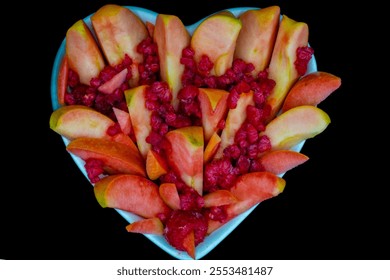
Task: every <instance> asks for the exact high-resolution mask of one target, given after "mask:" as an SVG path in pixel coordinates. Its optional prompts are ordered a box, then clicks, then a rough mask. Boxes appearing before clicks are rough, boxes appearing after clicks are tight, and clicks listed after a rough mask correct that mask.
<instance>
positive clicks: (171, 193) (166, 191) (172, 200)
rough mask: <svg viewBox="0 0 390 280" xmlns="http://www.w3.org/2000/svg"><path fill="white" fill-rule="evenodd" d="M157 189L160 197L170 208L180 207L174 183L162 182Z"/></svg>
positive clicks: (176, 208)
mask: <svg viewBox="0 0 390 280" xmlns="http://www.w3.org/2000/svg"><path fill="white" fill-rule="evenodd" d="M158 191H159V193H160V196H161V198H162V199H163V200H164V202H165V203H166V204H167V205H168V206H169V207H170V208H171V209H172V210H178V209H180V208H181V206H180V196H179V193H178V191H177V188H176V185H175V184H174V183H162V184H161V185H160V187H159V189H158Z"/></svg>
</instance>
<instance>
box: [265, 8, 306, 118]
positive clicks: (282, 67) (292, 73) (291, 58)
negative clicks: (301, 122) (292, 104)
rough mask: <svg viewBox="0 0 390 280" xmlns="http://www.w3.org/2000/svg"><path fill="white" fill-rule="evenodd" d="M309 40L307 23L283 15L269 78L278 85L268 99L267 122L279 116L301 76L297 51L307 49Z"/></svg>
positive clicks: (270, 65)
mask: <svg viewBox="0 0 390 280" xmlns="http://www.w3.org/2000/svg"><path fill="white" fill-rule="evenodd" d="M308 38H309V28H308V25H307V24H306V23H304V22H297V21H295V20H293V19H291V18H289V17H287V16H286V15H283V17H282V20H281V22H280V24H279V29H278V34H277V36H276V41H275V46H274V50H273V52H272V57H271V61H270V64H269V71H268V73H269V74H268V78H270V79H272V80H274V81H275V82H276V84H275V87H274V88H273V90H272V91H271V93H270V95H269V96H268V97H267V102H266V104H267V105H266V106H269V108H270V115H269V117H268V120H267V122H269V121H270V120H271V119H273V118H274V117H275V116H276V115H277V113H278V112H279V110H280V109H281V106H282V104H283V102H284V99H285V98H286V95H287V93H288V91H289V90H290V88H291V87H292V85H293V84H294V83H295V82H296V81H297V80H298V79H299V77H300V76H301V75H300V74H299V73H298V71H297V69H296V67H295V61H296V60H297V49H298V48H299V47H306V46H307V45H308Z"/></svg>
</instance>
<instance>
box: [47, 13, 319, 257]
mask: <svg viewBox="0 0 390 280" xmlns="http://www.w3.org/2000/svg"><path fill="white" fill-rule="evenodd" d="M126 8H128V9H130V10H131V11H132V12H134V13H135V14H136V15H137V16H139V18H140V19H141V20H142V21H143V22H147V21H149V22H152V23H155V22H156V17H157V15H158V14H157V13H156V12H153V11H150V10H147V9H144V8H140V7H134V6H126ZM249 9H258V8H254V7H239V8H231V9H227V10H229V11H231V12H232V13H233V14H234V15H235V16H238V15H240V14H241V13H243V12H244V11H246V10H249ZM91 16H92V15H89V16H87V17H86V18H84V21H85V23H86V24H87V25H88V26H89V27H90V28H91V21H90V17H91ZM203 20H204V19H201V20H199V21H198V22H196V23H194V24H192V25H189V26H186V28H187V30H188V31H189V32H190V34H192V33H193V31H194V30H195V28H196V27H197V26H198V25H199V24H200V23H201V22H202V21H203ZM64 55H65V39H64V40H63V41H62V43H61V45H60V47H59V50H58V52H57V55H56V57H55V60H54V65H53V70H52V77H51V100H52V105H53V110H56V109H58V108H59V107H60V104H59V102H58V98H57V77H58V74H59V68H60V64H61V60H62V58H63V56H64ZM314 71H317V64H316V61H315V57H314V56H313V57H312V59H311V60H310V62H309V65H308V70H307V72H308V73H310V72H314ZM62 139H63V141H64V144H65V145H67V144H68V143H69V140H67V139H66V138H64V137H62ZM304 142H305V141H303V142H301V143H300V144H299V145H297V146H295V147H294V149H293V150H295V151H298V152H299V151H300V150H301V149H302V147H303V144H304ZM70 156H71V157H72V158H73V160H74V162H75V163H76V165H77V166H78V168H79V169H80V171H81V172H82V173H83V174H84V175H85V177H86V178H87V179H88V176H87V173H86V171H85V168H84V161H83V160H82V159H80V158H78V157H76V156H74V155H72V154H70ZM283 175H284V174H282V175H280V176H283ZM256 207H257V205H255V206H254V207H252V208H251V209H249V210H247V211H246V212H244V213H242V214H241V215H239V216H237V217H235V218H234V219H232V220H231V221H229V222H228V223H226V224H225V225H223V226H222V227H220V228H219V229H217V230H216V231H214V232H213V233H211V234H210V235H209V236H207V237H206V238H205V240H204V241H203V242H202V243H201V244H199V245H198V246H197V247H196V259H201V258H203V257H204V256H205V255H206V254H207V253H209V252H210V251H211V250H213V249H214V248H215V247H216V246H217V245H218V244H219V243H220V242H221V241H222V240H223V239H224V238H225V237H226V236H228V235H229V234H230V233H231V232H232V231H233V230H234V229H235V228H236V227H237V226H238V225H239V224H240V223H241V222H242V221H243V220H244V219H245V218H246V217H247V216H248V215H249V214H250V213H251V212H252V211H253V210H254V209H255V208H256ZM116 211H117V212H118V213H119V214H120V215H121V216H122V217H123V218H124V219H125V220H126V221H127V222H129V223H132V222H134V221H137V220H140V219H141V218H140V217H139V216H137V215H135V214H132V213H129V212H126V211H122V210H119V209H116ZM145 236H146V237H147V238H148V239H149V240H150V241H152V242H153V243H155V244H156V245H157V246H158V247H160V248H161V249H162V250H164V251H165V252H167V253H168V254H170V255H171V256H173V257H175V258H177V259H181V260H192V258H191V257H190V256H189V255H188V254H187V253H186V252H183V251H178V250H176V249H175V248H173V247H172V246H171V245H169V244H168V242H167V241H166V240H165V238H164V237H163V236H156V235H151V234H145Z"/></svg>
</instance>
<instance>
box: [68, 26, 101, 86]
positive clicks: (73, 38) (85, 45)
mask: <svg viewBox="0 0 390 280" xmlns="http://www.w3.org/2000/svg"><path fill="white" fill-rule="evenodd" d="M65 51H66V57H67V62H68V66H69V69H71V70H73V71H74V72H76V73H77V75H78V76H79V79H80V83H82V84H85V85H90V82H91V79H92V78H96V77H98V76H99V73H100V72H101V71H102V70H103V68H104V66H105V62H104V58H103V54H102V53H101V51H100V48H99V46H98V43H97V42H96V40H95V38H94V36H93V35H92V32H91V30H90V29H89V27H88V26H87V25H86V23H85V22H84V21H83V20H81V19H80V20H78V21H77V22H75V23H74V24H73V25H72V26H71V27H70V28H69V29H68V31H67V32H66V46H65Z"/></svg>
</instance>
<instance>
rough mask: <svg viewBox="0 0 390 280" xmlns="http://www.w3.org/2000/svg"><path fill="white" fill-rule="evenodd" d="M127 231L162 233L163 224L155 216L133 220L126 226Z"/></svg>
mask: <svg viewBox="0 0 390 280" xmlns="http://www.w3.org/2000/svg"><path fill="white" fill-rule="evenodd" d="M126 230H127V231H128V232H133V233H142V234H154V235H163V233H164V225H163V223H162V222H161V220H160V219H159V218H157V217H153V218H147V219H142V220H138V221H135V222H133V223H131V224H129V225H127V226H126Z"/></svg>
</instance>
